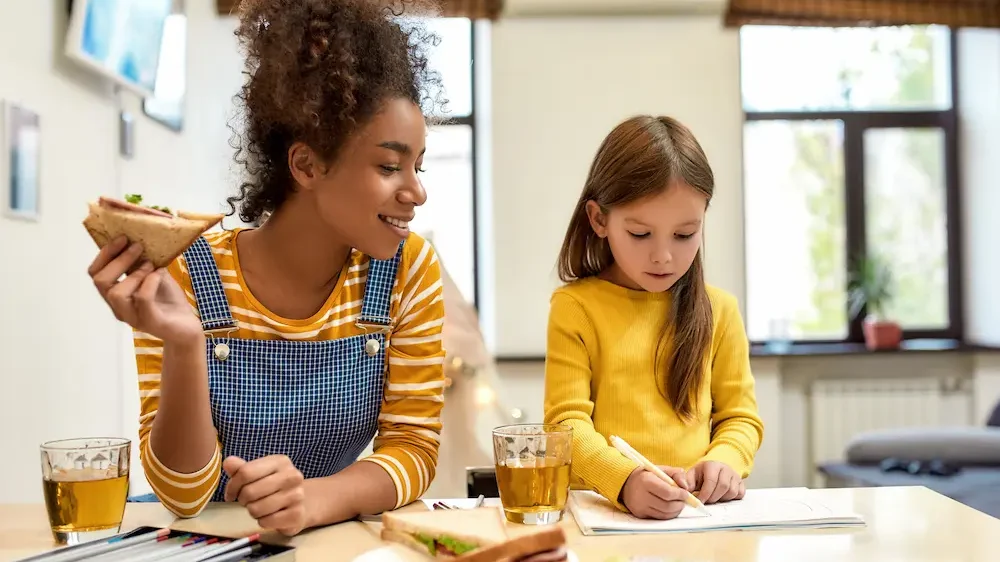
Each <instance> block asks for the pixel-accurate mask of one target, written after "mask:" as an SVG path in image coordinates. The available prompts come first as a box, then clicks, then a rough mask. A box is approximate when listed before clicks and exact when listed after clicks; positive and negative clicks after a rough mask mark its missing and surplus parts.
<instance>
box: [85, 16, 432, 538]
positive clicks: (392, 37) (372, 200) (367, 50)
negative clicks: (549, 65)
mask: <svg viewBox="0 0 1000 562" xmlns="http://www.w3.org/2000/svg"><path fill="white" fill-rule="evenodd" d="M396 15H397V16H398V15H399V14H396ZM236 34H237V36H238V37H239V39H240V41H241V44H242V45H243V46H244V47H245V49H246V52H247V61H246V62H247V81H246V84H245V85H244V87H243V89H242V91H241V94H240V96H239V99H240V100H241V101H242V102H243V105H244V108H243V109H244V112H243V114H244V118H245V123H244V128H245V134H244V136H245V138H244V139H243V143H242V147H241V149H240V150H239V151H238V152H237V161H239V162H241V163H242V164H244V165H245V166H246V171H247V179H246V181H245V182H244V183H243V184H242V186H241V188H240V195H239V196H237V197H233V198H230V204H231V205H233V206H234V207H233V210H234V211H235V204H237V203H238V204H239V210H240V216H241V218H242V219H243V220H244V221H245V222H247V223H256V222H258V221H259V220H260V219H261V218H262V217H263V216H265V215H266V216H267V220H266V221H265V222H264V223H263V225H261V226H260V227H259V228H256V229H236V230H233V231H223V232H215V233H211V234H207V235H206V236H204V237H203V238H201V239H199V240H198V241H196V242H195V244H194V245H193V246H192V247H191V248H189V249H188V250H187V251H186V252H185V254H184V255H183V256H182V257H180V258H178V259H177V260H176V261H175V262H174V263H172V264H171V265H170V266H169V267H168V268H166V269H165V270H156V271H154V269H153V267H152V266H151V265H150V264H148V263H145V264H142V265H141V266H140V267H139V268H138V269H136V271H135V272H133V273H131V274H129V275H128V276H127V277H125V278H124V279H123V280H121V281H120V282H119V281H117V280H118V279H119V278H121V276H122V275H123V274H124V273H125V272H127V271H130V270H131V269H132V268H133V265H134V264H135V262H136V259H137V256H139V255H140V254H141V248H138V247H136V246H135V245H132V246H128V245H127V242H126V241H125V240H118V241H116V242H114V243H113V244H109V245H108V246H106V247H105V248H104V249H103V250H102V251H101V252H100V253H99V254H98V256H97V258H96V259H95V260H94V262H93V264H92V265H91V267H90V269H89V273H90V275H91V276H92V277H93V280H94V283H95V285H96V286H97V288H98V290H99V291H100V293H101V295H102V296H103V297H104V298H105V300H106V301H107V302H108V304H109V306H110V307H111V308H112V310H113V311H114V313H115V315H116V316H117V317H118V318H119V319H121V320H123V321H124V322H127V323H128V324H130V325H131V326H132V327H133V328H134V329H135V348H136V361H137V365H138V371H139V389H140V396H141V400H142V415H141V417H140V430H139V451H140V456H141V459H142V463H143V468H144V470H145V474H146V477H147V479H148V481H149V482H150V484H151V486H152V488H153V490H154V492H155V494H156V496H157V497H158V499H159V500H160V501H161V502H162V503H163V504H164V506H166V507H167V508H168V509H170V510H171V511H172V512H173V513H175V514H176V515H178V516H181V517H193V516H195V515H197V514H198V513H200V512H201V510H202V509H203V508H204V507H205V505H206V503H207V502H209V501H238V502H239V503H240V504H242V505H243V506H245V507H246V509H247V510H248V512H249V513H250V515H251V516H253V517H254V518H255V519H256V520H257V522H258V523H259V524H260V525H261V526H262V527H264V528H271V529H276V530H278V531H280V532H282V533H284V534H287V535H293V534H296V533H298V532H300V531H302V530H303V529H306V528H309V527H313V526H319V525H325V524H331V523H335V522H339V521H343V520H347V519H350V518H353V517H356V516H358V515H361V514H370V513H378V512H381V511H384V510H388V509H393V508H395V507H398V506H401V505H403V504H406V503H408V502H411V501H413V500H415V499H416V498H418V497H419V496H420V495H421V494H422V493H423V491H424V490H426V489H427V487H428V486H429V484H430V482H431V480H432V479H433V477H434V472H435V465H436V462H437V453H438V440H439V432H440V429H441V427H440V412H441V406H442V401H443V399H442V391H443V386H444V376H443V372H442V363H443V357H444V352H443V351H442V348H441V327H442V323H443V317H444V304H443V302H442V298H441V273H440V267H439V264H438V261H437V257H436V255H435V253H434V250H433V249H432V248H431V246H430V244H428V243H426V242H425V241H424V240H423V239H421V238H420V237H419V236H417V235H415V234H412V233H410V232H409V229H408V226H407V225H408V223H409V221H410V220H411V219H412V218H413V216H414V211H415V209H416V207H418V206H420V205H421V204H423V203H424V200H425V198H426V194H425V192H424V190H423V188H422V186H421V183H420V180H419V179H418V177H417V173H418V172H420V171H421V170H420V166H421V161H422V159H423V153H424V137H425V134H426V129H425V119H424V115H423V113H422V112H421V106H420V104H421V101H425V100H428V99H434V97H433V96H429V93H428V89H429V87H431V86H435V87H436V86H437V84H438V81H437V80H436V77H435V75H434V74H432V73H431V72H430V71H429V70H428V69H427V59H426V54H425V52H424V47H425V45H428V44H429V41H428V40H429V39H430V38H429V37H426V36H423V35H422V34H421V33H420V31H419V28H416V27H414V26H413V25H412V23H411V24H407V26H405V27H404V26H401V24H400V20H398V19H397V18H395V17H393V15H392V14H390V13H388V11H387V10H386V9H385V8H380V7H378V4H377V3H374V2H368V1H366V0H294V1H292V0H253V1H251V0H244V2H243V3H242V12H241V16H240V24H239V28H238V30H237V32H236ZM192 307H193V309H192ZM192 310H194V311H196V313H197V314H192ZM376 434H377V436H376ZM373 437H375V447H374V454H372V455H371V456H368V457H365V458H364V459H362V460H357V457H358V455H359V454H360V453H361V452H362V451H363V450H364V449H365V447H366V446H367V444H368V443H369V442H370V441H371V439H372V438H373Z"/></svg>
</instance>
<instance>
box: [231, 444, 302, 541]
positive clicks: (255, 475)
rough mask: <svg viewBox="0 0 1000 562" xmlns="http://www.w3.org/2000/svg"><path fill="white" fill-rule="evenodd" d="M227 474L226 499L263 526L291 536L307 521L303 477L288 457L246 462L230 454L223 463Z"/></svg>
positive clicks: (270, 457) (299, 530)
mask: <svg viewBox="0 0 1000 562" xmlns="http://www.w3.org/2000/svg"><path fill="white" fill-rule="evenodd" d="M222 468H223V470H225V471H226V474H228V475H229V482H228V483H227V484H226V493H225V500H226V501H234V500H235V501H238V502H239V503H240V505H242V506H243V507H245V508H247V511H248V512H249V513H250V516H251V517H253V518H254V519H256V520H257V524H258V525H260V526H261V527H262V528H264V529H275V530H276V531H278V532H279V533H281V534H283V535H286V536H289V537H290V536H292V535H296V534H298V533H300V532H301V531H302V530H303V529H305V528H306V527H307V526H308V524H307V516H308V514H307V513H306V507H305V492H304V491H303V487H302V483H303V482H304V481H305V479H304V478H303V476H302V473H301V472H300V471H299V469H297V468H295V465H294V464H292V461H291V459H289V458H288V457H286V456H285V455H272V456H269V457H262V458H259V459H256V460H252V461H250V462H247V461H245V460H243V459H241V458H239V457H229V458H227V459H226V460H225V461H223V463H222Z"/></svg>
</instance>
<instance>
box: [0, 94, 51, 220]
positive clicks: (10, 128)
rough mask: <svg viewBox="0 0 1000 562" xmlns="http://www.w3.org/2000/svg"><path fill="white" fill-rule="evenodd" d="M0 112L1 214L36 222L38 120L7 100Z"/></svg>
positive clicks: (38, 209)
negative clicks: (0, 156)
mask: <svg viewBox="0 0 1000 562" xmlns="http://www.w3.org/2000/svg"><path fill="white" fill-rule="evenodd" d="M2 110H3V111H2V114H3V128H2V130H3V138H2V139H0V148H2V150H3V159H2V163H0V174H2V178H3V186H4V189H3V199H4V204H3V207H4V214H5V215H7V216H9V217H12V218H17V219H24V220H31V221H37V220H38V219H39V217H40V216H41V118H40V117H39V115H38V114H37V113H35V112H34V111H32V110H30V109H28V108H27V107H25V106H24V105H21V104H19V103H15V102H11V101H4V102H3V108H2Z"/></svg>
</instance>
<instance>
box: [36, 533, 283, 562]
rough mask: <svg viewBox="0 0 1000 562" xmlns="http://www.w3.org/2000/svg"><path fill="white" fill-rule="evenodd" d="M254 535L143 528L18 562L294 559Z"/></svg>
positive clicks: (188, 561) (226, 561)
mask: <svg viewBox="0 0 1000 562" xmlns="http://www.w3.org/2000/svg"><path fill="white" fill-rule="evenodd" d="M259 538H260V537H259V536H258V535H256V534H254V535H251V536H249V537H243V538H238V539H232V538H226V537H216V536H212V535H205V534H201V533H189V532H185V531H177V530H171V529H158V528H155V527H142V528H139V529H136V530H134V531H130V532H128V533H123V534H120V535H116V536H114V537H110V538H107V539H101V540H95V541H90V542H87V543H84V544H79V545H75V546H70V547H66V548H61V549H58V550H53V551H50V552H45V553H42V554H39V555H37V556H32V557H30V558H24V559H22V560H21V561H20V562H76V561H78V560H92V561H95V562H149V561H152V560H156V561H158V562H244V561H248V562H249V561H256V560H265V559H266V560H274V561H277V560H282V561H289V560H294V559H295V558H294V554H293V549H292V547H290V546H278V545H265V544H262V543H260V542H258V539H259Z"/></svg>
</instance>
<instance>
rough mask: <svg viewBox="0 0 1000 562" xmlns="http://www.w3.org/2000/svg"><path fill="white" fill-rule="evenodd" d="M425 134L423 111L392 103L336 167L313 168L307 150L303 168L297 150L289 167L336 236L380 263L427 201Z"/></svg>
mask: <svg viewBox="0 0 1000 562" xmlns="http://www.w3.org/2000/svg"><path fill="white" fill-rule="evenodd" d="M426 136H427V128H426V124H425V122H424V116H423V114H422V113H421V111H420V108H419V107H418V106H416V105H415V104H413V103H412V102H411V101H409V100H407V99H402V98H400V99H393V100H389V101H387V102H386V103H385V105H384V106H383V108H382V110H381V111H380V112H379V113H378V114H376V115H375V117H373V118H372V119H371V121H369V122H368V123H367V124H366V125H365V126H364V127H363V128H362V129H361V130H359V131H358V134H356V135H353V136H352V137H351V138H350V139H349V140H348V141H347V142H346V143H345V145H344V147H343V149H342V150H341V151H340V154H339V155H338V157H337V159H336V161H334V162H333V163H332V165H330V166H328V167H324V166H315V165H313V164H311V163H310V162H309V160H310V156H308V149H305V152H304V153H303V154H305V155H306V156H303V160H302V162H301V165H299V164H298V163H297V162H296V155H295V151H294V150H293V151H292V154H291V162H290V165H291V166H292V173H293V175H295V177H296V180H297V181H298V183H299V184H300V185H302V187H303V188H304V189H305V190H306V191H308V192H309V193H310V194H311V195H312V197H313V201H312V203H313V204H314V205H315V208H316V212H317V213H318V215H319V218H320V220H321V221H322V222H323V224H324V225H325V226H326V227H328V228H329V229H330V231H331V233H332V234H334V235H335V236H336V237H337V238H338V239H340V240H343V242H344V243H346V244H348V245H350V246H351V247H352V248H356V249H357V250H359V251H361V252H363V253H365V254H368V255H370V256H372V257H374V258H375V259H389V258H391V257H392V256H394V255H395V254H396V250H397V248H398V246H399V243H400V242H401V241H402V240H403V239H405V238H406V237H407V236H409V234H410V229H409V223H410V221H411V220H412V219H413V217H414V214H415V212H416V208H417V207H418V206H420V205H423V204H424V201H426V200H427V193H426V192H425V191H424V188H423V185H421V183H420V179H419V178H418V177H417V173H418V172H419V171H420V166H421V165H422V163H423V158H424V149H425V146H424V141H425V138H426Z"/></svg>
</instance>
